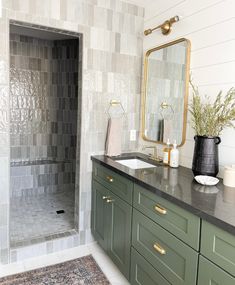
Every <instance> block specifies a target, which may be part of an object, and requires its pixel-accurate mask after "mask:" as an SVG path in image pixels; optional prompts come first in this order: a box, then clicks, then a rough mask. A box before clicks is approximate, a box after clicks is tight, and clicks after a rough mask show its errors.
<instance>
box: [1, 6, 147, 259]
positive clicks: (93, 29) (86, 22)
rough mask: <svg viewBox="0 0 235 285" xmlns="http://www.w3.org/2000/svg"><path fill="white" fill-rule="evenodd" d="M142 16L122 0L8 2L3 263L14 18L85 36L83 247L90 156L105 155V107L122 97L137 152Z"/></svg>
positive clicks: (79, 192) (80, 178) (128, 146)
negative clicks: (135, 136) (135, 134)
mask: <svg viewBox="0 0 235 285" xmlns="http://www.w3.org/2000/svg"><path fill="white" fill-rule="evenodd" d="M143 16H144V8H141V7H138V6H135V5H132V4H129V3H126V2H125V1H121V0H84V1H83V0H77V1H66V0H61V1H57V0H50V1H48V0H40V1H38V0H37V1H23V2H22V1H13V0H4V1H3V11H2V17H1V18H0V39H1V42H2V44H1V45H0V93H1V96H0V146H1V147H0V206H1V210H0V211H1V215H2V216H4V217H6V218H5V219H4V220H2V221H1V224H0V232H1V233H0V236H1V242H0V247H1V253H2V256H1V260H0V262H2V263H5V262H9V258H8V256H9V255H8V253H9V236H8V231H9V190H10V188H9V177H10V175H9V163H10V161H9V158H10V144H9V104H8V102H9V94H10V93H9V78H8V74H9V65H10V63H9V44H8V38H9V20H12V21H21V22H24V23H31V24H36V25H38V26H39V27H42V26H49V27H51V28H53V29H55V30H56V31H61V30H67V31H72V32H76V33H80V34H82V37H83V45H82V48H83V51H82V55H79V62H80V63H81V62H82V65H79V76H78V77H79V83H81V84H79V87H78V93H79V95H82V116H81V117H79V122H80V120H81V122H82V126H81V138H78V143H79V145H81V151H80V153H78V156H77V157H79V160H77V161H76V196H75V203H76V205H77V207H76V210H77V213H76V221H77V227H78V228H79V235H78V241H77V245H78V244H84V243H88V242H90V241H92V236H91V232H90V212H91V182H90V181H91V162H90V155H91V154H94V153H103V151H104V140H105V133H106V126H107V116H106V115H105V109H106V108H107V105H108V102H109V100H110V99H113V98H114V99H120V100H121V101H122V103H123V104H124V107H125V110H126V118H127V119H126V121H125V124H124V127H123V134H122V137H123V146H124V147H123V150H124V151H128V150H135V148H136V144H132V143H130V142H129V136H128V134H129V130H130V129H132V128H136V129H138V126H139V113H140V110H139V108H140V107H139V106H140V93H141V89H140V86H141V67H142V43H143ZM81 72H82V77H81ZM78 98H79V100H81V97H78ZM78 127H79V124H78ZM77 149H78V148H77ZM79 169H80V171H79ZM58 250H59V249H58ZM22 254H23V253H22V252H21V256H22ZM37 254H40V252H38V251H37Z"/></svg>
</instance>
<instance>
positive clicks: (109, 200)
mask: <svg viewBox="0 0 235 285" xmlns="http://www.w3.org/2000/svg"><path fill="white" fill-rule="evenodd" d="M106 202H107V203H113V202H114V200H113V199H107V200H106Z"/></svg>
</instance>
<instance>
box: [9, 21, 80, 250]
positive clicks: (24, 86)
mask: <svg viewBox="0 0 235 285" xmlns="http://www.w3.org/2000/svg"><path fill="white" fill-rule="evenodd" d="M74 34H75V33H74ZM79 41H80V38H79V37H78V36H75V35H73V34H72V33H70V34H69V33H63V32H62V31H59V32H58V33H57V32H54V31H53V32H52V31H50V29H42V30H38V29H35V28H33V27H25V26H22V25H16V24H11V25H10V152H11V160H10V177H11V179H10V245H11V247H12V248H15V247H19V246H24V245H27V244H32V243H36V242H40V241H45V240H49V239H54V238H56V237H59V236H60V234H61V235H64V234H65V233H66V232H67V233H68V232H69V231H72V230H73V229H76V223H75V217H76V216H77V212H76V211H77V209H76V207H75V201H76V197H75V196H76V195H78V193H75V189H76V188H77V187H75V185H76V176H77V177H78V174H77V172H78V171H79V169H78V168H79V148H80V146H79V143H77V142H79V141H80V113H81V109H80V108H81V104H80V103H81V98H79V96H78V93H79V92H78V90H79V80H78V78H79V76H78V74H79V46H80V45H79ZM76 161H77V163H76ZM76 167H77V169H76ZM77 191H78V190H77Z"/></svg>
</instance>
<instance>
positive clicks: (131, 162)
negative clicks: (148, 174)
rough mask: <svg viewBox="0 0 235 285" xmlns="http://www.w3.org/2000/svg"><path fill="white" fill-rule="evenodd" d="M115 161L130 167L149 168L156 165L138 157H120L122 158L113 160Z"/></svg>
mask: <svg viewBox="0 0 235 285" xmlns="http://www.w3.org/2000/svg"><path fill="white" fill-rule="evenodd" d="M115 161H116V162H118V163H120V164H122V165H125V166H127V167H129V168H131V169H142V168H151V167H156V166H155V165H153V164H150V163H147V162H145V161H143V160H140V159H138V158H131V159H122V160H115Z"/></svg>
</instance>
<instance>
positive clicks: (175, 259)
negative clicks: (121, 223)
mask: <svg viewBox="0 0 235 285" xmlns="http://www.w3.org/2000/svg"><path fill="white" fill-rule="evenodd" d="M132 245H133V246H134V248H135V249H136V250H137V251H138V252H139V253H140V254H141V255H143V257H144V258H145V259H146V260H147V261H148V262H150V263H151V264H152V266H153V267H154V268H155V269H156V270H157V271H159V272H160V273H161V274H162V275H163V277H165V278H166V279H167V280H168V282H170V283H171V284H174V285H189V284H190V285H193V284H196V275H197V262H198V253H197V252H196V251H194V250H193V249H192V248H190V247H189V246H187V245H186V244H184V243H183V242H182V241H180V240H179V239H177V238H176V237H175V236H173V235H172V234H170V233H169V232H168V231H166V230H164V229H163V228H162V227H161V226H159V225H158V224H156V223H154V222H153V221H152V220H151V219H149V218H147V217H146V216H144V215H143V214H142V213H140V212H139V211H137V210H135V209H134V210H133V225H132Z"/></svg>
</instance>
